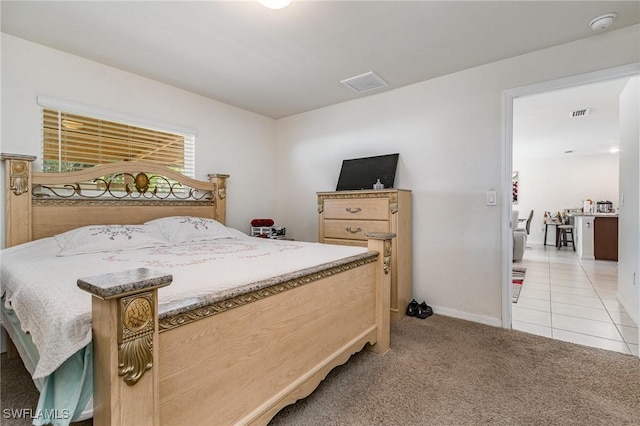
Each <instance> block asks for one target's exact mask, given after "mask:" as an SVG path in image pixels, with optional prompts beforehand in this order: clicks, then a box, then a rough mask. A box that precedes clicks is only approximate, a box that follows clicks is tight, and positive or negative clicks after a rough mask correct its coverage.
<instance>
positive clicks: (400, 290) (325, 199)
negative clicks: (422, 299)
mask: <svg viewBox="0 0 640 426" xmlns="http://www.w3.org/2000/svg"><path fill="white" fill-rule="evenodd" d="M317 195H318V213H319V214H320V216H319V223H318V228H319V236H318V241H320V242H321V243H328V244H342V245H353V246H363V247H366V246H367V240H366V237H365V236H366V234H367V232H394V233H396V234H397V236H396V238H395V239H394V240H393V243H392V244H393V250H392V256H391V318H392V319H394V320H397V319H399V318H401V317H402V316H403V315H405V311H406V308H407V305H408V304H409V302H410V301H411V298H412V257H413V255H412V243H411V233H412V231H411V222H412V219H411V191H407V190H402V189H385V190H361V191H339V192H318V194H317Z"/></svg>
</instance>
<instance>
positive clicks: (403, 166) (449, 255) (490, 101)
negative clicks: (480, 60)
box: [276, 26, 640, 325]
mask: <svg viewBox="0 0 640 426" xmlns="http://www.w3.org/2000/svg"><path fill="white" fill-rule="evenodd" d="M639 32H640V27H639V26H634V27H628V28H625V29H622V30H618V31H612V32H608V33H604V34H601V35H598V36H593V37H590V38H587V39H584V40H581V41H577V42H573V43H569V44H565V45H561V46H556V47H553V48H550V49H545V50H542V51H538V52H533V53H530V54H527V55H522V56H519V57H515V58H511V59H508V60H504V61H499V62H495V63H492V64H488V65H484V66H480V67H477V68H473V69H469V70H466V71H462V72H458V73H455V74H450V75H446V76H444V77H440V78H435V79H432V80H428V81H424V82H422V83H418V84H414V85H412V86H408V87H405V88H400V89H397V90H393V91H390V92H385V93H381V94H378V95H372V96H367V97H363V98H362V99H359V100H355V101H351V102H346V103H342V104H339V105H334V106H330V107H327V108H322V109H319V110H316V111H311V112H308V113H304V114H299V115H296V116H292V117H288V118H284V119H281V120H278V122H277V141H278V148H277V155H278V159H279V165H280V167H279V169H278V178H277V180H278V182H279V186H280V189H281V191H280V193H279V196H280V202H279V203H278V204H277V207H276V211H277V215H278V217H282V218H283V223H286V225H287V227H288V230H290V231H291V232H292V233H294V234H295V236H296V238H297V239H302V240H310V241H316V240H317V220H318V213H317V210H316V198H315V192H316V191H326V190H333V189H334V188H335V184H336V181H337V178H338V172H339V170H340V164H341V161H342V160H343V159H344V158H352V157H358V156H367V155H375V154H384V153H392V152H399V153H400V164H399V170H398V174H397V179H396V183H397V185H396V186H397V187H400V188H407V189H411V190H412V191H413V201H414V208H413V217H414V223H413V225H414V239H413V241H414V243H413V247H414V253H413V254H414V257H413V261H414V262H413V264H414V270H413V277H414V281H413V288H414V296H415V297H416V298H417V299H418V300H423V299H425V300H427V302H428V303H429V304H431V305H432V306H434V307H435V308H436V312H441V313H444V314H448V315H452V316H459V317H463V318H468V319H472V320H476V321H479V322H485V323H490V324H494V325H500V324H501V316H502V313H501V300H502V299H501V298H502V296H501V292H502V270H501V268H502V264H501V253H502V251H503V247H502V237H501V232H502V228H501V220H502V218H501V209H500V208H499V207H487V206H486V205H485V191H487V190H498V191H500V189H501V183H502V177H501V170H502V163H501V161H503V160H502V154H503V153H502V148H501V140H502V133H501V132H502V124H503V123H502V122H501V121H502V96H503V92H504V91H505V90H507V89H510V88H516V87H522V86H526V85H530V84H534V83H538V82H544V81H550V80H555V79H559V78H563V77H568V76H573V75H578V74H582V73H587V72H592V71H596V70H601V69H605V68H610V67H614V66H620V65H624V64H629V63H634V62H638V59H639V58H638V51H639V50H640V42H639V39H640V38H639V37H638V35H639ZM593 52H599V54H598V55H594V54H593ZM453 53H454V54H455V52H453ZM391 83H393V82H391ZM501 202H509V203H510V200H501Z"/></svg>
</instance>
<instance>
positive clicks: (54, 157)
mask: <svg viewBox="0 0 640 426" xmlns="http://www.w3.org/2000/svg"><path fill="white" fill-rule="evenodd" d="M42 139H43V144H42V146H43V171H45V172H67V171H74V170H81V169H84V168H87V167H92V166H94V165H97V164H105V163H113V162H118V161H144V162H147V163H153V164H160V165H164V166H168V167H170V168H172V169H174V170H176V171H179V172H181V173H184V174H185V175H187V176H190V177H194V175H195V155H194V145H195V136H194V135H189V134H179V133H174V132H170V131H163V130H158V129H152V128H147V127H142V126H137V125H133V124H128V123H124V122H117V121H110V120H106V119H103V118H94V117H88V116H85V115H80V114H75V113H69V112H64V111H62V110H59V109H55V108H46V107H45V108H43V110H42Z"/></svg>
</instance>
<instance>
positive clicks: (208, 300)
mask: <svg viewBox="0 0 640 426" xmlns="http://www.w3.org/2000/svg"><path fill="white" fill-rule="evenodd" d="M378 254H379V253H378V252H377V251H366V252H364V253H360V254H356V255H353V256H349V257H345V258H343V259H338V260H334V261H332V262H327V263H323V264H321V265H317V266H312V267H310V268H306V269H301V270H299V271H295V272H290V273H286V274H282V275H278V276H276V277H272V278H267V279H264V280H261V281H256V282H252V283H249V284H245V285H242V286H239V287H235V288H232V289H228V290H223V291H219V292H216V293H214V294H211V295H207V296H200V297H194V298H192V299H188V300H186V301H178V302H171V303H164V304H163V303H162V300H160V301H159V305H160V306H159V307H158V319H159V320H160V321H162V320H165V319H169V318H171V317H175V316H178V315H182V314H186V313H188V312H190V311H194V310H197V309H201V308H206V307H208V306H211V305H213V304H215V303H219V302H223V301H225V300H230V299H234V298H237V297H240V296H243V295H245V294H249V293H252V292H256V291H260V290H263V289H266V288H268V287H273V286H277V285H280V284H285V283H287V282H291V281H295V280H299V279H304V277H307V276H312V275H314V274H322V273H323V272H324V271H327V270H331V269H335V268H341V267H345V270H347V269H348V265H350V264H353V265H357V264H358V263H360V262H374V261H375V260H376V259H377V258H378ZM310 281H313V279H311V280H310Z"/></svg>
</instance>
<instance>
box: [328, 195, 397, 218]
mask: <svg viewBox="0 0 640 426" xmlns="http://www.w3.org/2000/svg"><path fill="white" fill-rule="evenodd" d="M324 217H325V219H364V220H388V219H389V200H388V199H387V198H355V199H333V200H331V199H329V200H324Z"/></svg>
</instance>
